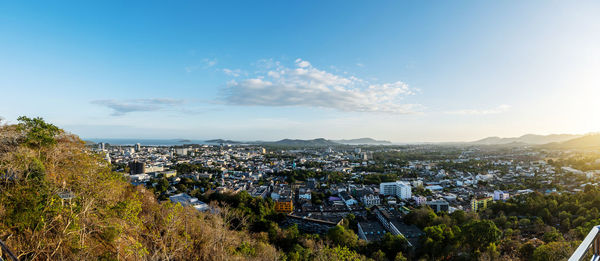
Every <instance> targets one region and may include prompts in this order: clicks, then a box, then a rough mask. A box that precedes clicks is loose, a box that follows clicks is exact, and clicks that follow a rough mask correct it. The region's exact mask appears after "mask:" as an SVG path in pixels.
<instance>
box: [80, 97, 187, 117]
mask: <svg viewBox="0 0 600 261" xmlns="http://www.w3.org/2000/svg"><path fill="white" fill-rule="evenodd" d="M92 103H93V104H96V105H100V106H104V107H107V108H110V109H112V110H113V113H112V115H113V116H121V115H124V114H127V113H130V112H139V111H141V112H147V111H158V110H163V109H166V108H169V107H171V106H177V105H180V104H182V103H183V100H177V99H167V98H153V99H135V100H115V99H108V100H95V101H92Z"/></svg>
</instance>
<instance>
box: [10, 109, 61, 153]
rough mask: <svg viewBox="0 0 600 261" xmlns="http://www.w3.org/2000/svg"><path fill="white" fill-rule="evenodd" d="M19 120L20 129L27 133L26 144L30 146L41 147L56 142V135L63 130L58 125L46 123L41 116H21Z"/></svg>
mask: <svg viewBox="0 0 600 261" xmlns="http://www.w3.org/2000/svg"><path fill="white" fill-rule="evenodd" d="M17 120H18V121H19V124H18V129H19V130H21V131H24V132H25V133H26V134H25V142H24V144H25V145H27V146H29V147H30V148H36V149H39V148H40V147H46V146H50V145H54V144H56V139H55V137H56V135H58V134H60V132H61V130H60V129H59V128H58V127H56V126H54V125H52V124H50V123H46V122H45V121H44V119H42V118H40V117H37V118H28V117H26V116H21V117H19V118H18V119H17Z"/></svg>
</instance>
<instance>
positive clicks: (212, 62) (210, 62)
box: [202, 58, 217, 68]
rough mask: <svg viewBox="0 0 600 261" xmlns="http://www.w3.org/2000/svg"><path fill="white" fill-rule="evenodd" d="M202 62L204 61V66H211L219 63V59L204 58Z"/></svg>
mask: <svg viewBox="0 0 600 261" xmlns="http://www.w3.org/2000/svg"><path fill="white" fill-rule="evenodd" d="M202 62H203V63H204V68H210V67H213V66H215V65H216V64H217V59H216V58H215V59H208V58H204V59H202Z"/></svg>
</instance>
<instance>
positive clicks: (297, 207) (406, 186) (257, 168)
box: [97, 144, 588, 242]
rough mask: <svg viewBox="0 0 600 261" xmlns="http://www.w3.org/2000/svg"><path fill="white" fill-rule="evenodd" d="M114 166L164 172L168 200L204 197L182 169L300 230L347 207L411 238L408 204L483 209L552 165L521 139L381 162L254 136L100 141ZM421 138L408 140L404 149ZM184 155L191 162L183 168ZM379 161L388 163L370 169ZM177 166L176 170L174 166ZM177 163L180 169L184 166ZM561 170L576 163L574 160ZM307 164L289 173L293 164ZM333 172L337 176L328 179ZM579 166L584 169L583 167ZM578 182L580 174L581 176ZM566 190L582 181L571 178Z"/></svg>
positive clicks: (372, 236) (363, 153)
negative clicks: (245, 139) (252, 140)
mask: <svg viewBox="0 0 600 261" xmlns="http://www.w3.org/2000/svg"><path fill="white" fill-rule="evenodd" d="M97 149H98V151H101V152H102V153H105V154H106V158H107V160H110V161H111V162H112V163H113V166H121V169H119V171H122V172H124V174H125V175H126V176H128V177H129V178H130V180H131V182H132V183H133V184H144V185H147V186H156V185H157V179H159V178H160V179H163V178H166V179H167V180H168V182H169V188H168V189H167V191H166V193H167V196H168V198H169V200H170V201H172V202H176V203H180V204H182V205H186V206H187V205H189V206H193V207H195V208H197V209H198V210H200V211H205V210H207V209H208V205H206V204H205V203H203V202H200V201H199V200H198V199H197V198H194V197H191V196H190V195H189V194H188V193H189V191H180V189H178V187H177V186H176V185H177V184H178V182H180V180H181V179H182V178H188V179H192V180H204V181H206V182H207V183H210V184H212V185H214V187H200V188H196V187H194V188H192V189H200V190H202V192H211V191H212V192H213V193H225V192H227V193H239V192H241V191H247V192H248V193H249V194H250V195H251V196H254V197H262V198H270V199H271V200H272V201H273V202H274V205H275V210H276V211H278V212H281V213H285V214H286V215H287V216H288V218H287V219H286V221H285V222H284V223H285V224H284V225H286V224H287V225H289V224H297V225H298V226H299V228H301V229H302V230H304V231H307V232H313V233H324V232H325V231H327V229H328V228H331V227H332V226H335V225H336V224H339V223H340V222H341V220H342V219H343V218H345V217H347V216H348V215H349V214H352V215H354V216H355V217H356V218H357V221H358V235H359V236H360V237H361V238H362V239H365V240H377V239H379V238H381V237H382V236H383V234H385V233H392V234H402V235H404V236H405V237H406V238H408V239H409V241H411V242H416V239H417V238H418V237H419V236H420V233H421V232H420V231H419V230H418V229H417V228H416V227H414V226H410V225H407V224H405V223H404V222H403V221H402V218H403V216H404V215H406V214H407V213H409V212H410V211H411V209H414V208H418V207H421V206H428V207H430V208H431V209H432V210H433V211H435V212H453V211H456V210H463V211H480V210H482V209H485V208H487V206H488V205H489V204H490V202H493V201H498V200H508V199H509V198H510V197H511V196H514V195H519V194H524V193H531V192H533V191H534V190H533V189H530V188H527V187H524V186H523V184H522V180H523V179H524V178H532V177H541V179H539V180H541V181H540V182H541V183H544V182H547V180H548V179H543V177H550V176H552V175H553V174H555V171H556V169H555V168H554V167H552V166H551V165H549V164H547V162H546V161H544V160H542V159H543V158H544V156H545V155H540V153H539V152H534V151H531V150H527V149H521V150H512V151H510V152H489V151H477V150H476V149H473V148H469V149H464V150H462V151H461V152H460V153H455V154H451V155H453V156H452V157H450V156H449V157H448V158H444V159H437V160H407V161H406V162H404V164H400V163H398V162H392V163H389V162H381V160H376V159H374V157H373V155H374V153H386V152H389V151H401V150H403V149H398V148H393V147H391V148H383V149H382V148H380V147H376V148H371V147H356V148H352V147H344V148H335V149H333V148H306V149H287V150H286V149H277V150H269V151H268V152H267V149H266V148H264V147H261V146H256V145H222V144H220V145H193V146H192V145H189V146H174V147H160V146H141V145H139V144H136V145H133V146H105V144H100V145H99V146H98V148H97ZM415 149H419V150H420V151H419V152H422V151H427V148H418V147H416V148H415V147H412V148H410V147H409V148H408V149H404V150H409V151H408V152H411V151H410V150H415ZM182 165H187V166H194V168H189V169H186V168H181V167H178V166H182ZM369 166H384V167H385V168H384V171H385V172H386V173H381V172H378V171H370V169H369ZM177 170H180V172H178V171H177ZM181 170H184V172H181ZM561 171H569V172H577V170H574V169H563V170H561ZM299 172H300V173H311V174H310V175H307V177H302V179H298V180H296V179H295V178H294V177H295V176H294V175H295V174H294V173H296V174H297V173H299ZM331 173H338V174H340V175H341V176H342V178H341V179H339V178H338V179H334V178H333V176H336V175H334V174H331ZM390 173H395V174H397V175H396V177H397V179H396V180H392V181H389V182H380V183H375V184H373V183H372V182H365V181H366V180H372V179H370V176H371V175H381V174H390ZM340 175H337V176H340ZM582 175H588V174H587V173H583V174H582ZM581 185H583V184H581ZM572 189H573V190H578V189H581V187H573V188H572Z"/></svg>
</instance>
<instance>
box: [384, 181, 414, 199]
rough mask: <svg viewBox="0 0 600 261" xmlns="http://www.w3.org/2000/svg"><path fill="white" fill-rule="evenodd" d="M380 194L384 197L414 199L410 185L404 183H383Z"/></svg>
mask: <svg viewBox="0 0 600 261" xmlns="http://www.w3.org/2000/svg"><path fill="white" fill-rule="evenodd" d="M379 193H380V194H382V195H384V196H397V197H399V198H400V199H409V198H411V197H412V191H411V187H410V185H409V184H408V183H407V182H403V181H396V182H385V183H381V184H379Z"/></svg>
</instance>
